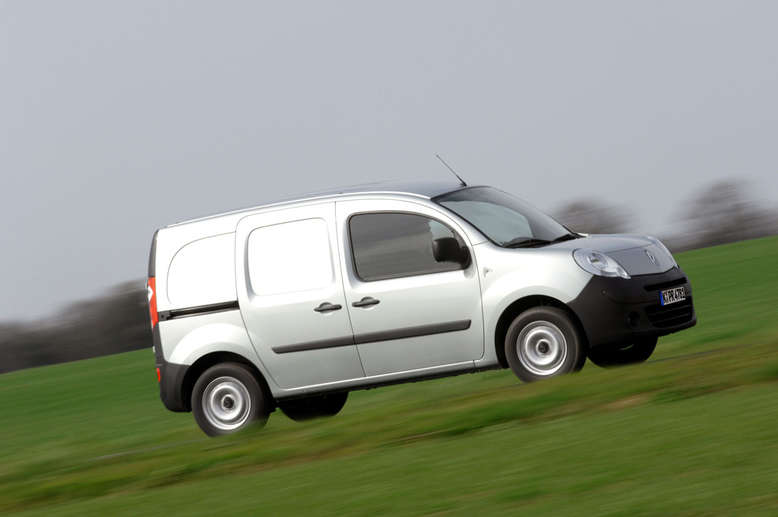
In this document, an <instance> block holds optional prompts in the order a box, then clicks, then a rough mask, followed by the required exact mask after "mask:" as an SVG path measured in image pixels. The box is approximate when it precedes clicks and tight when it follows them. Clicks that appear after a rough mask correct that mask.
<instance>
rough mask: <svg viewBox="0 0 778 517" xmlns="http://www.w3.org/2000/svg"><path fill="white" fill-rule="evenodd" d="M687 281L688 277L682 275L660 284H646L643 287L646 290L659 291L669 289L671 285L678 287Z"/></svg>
mask: <svg viewBox="0 0 778 517" xmlns="http://www.w3.org/2000/svg"><path fill="white" fill-rule="evenodd" d="M685 283H686V277H685V276H682V277H681V278H676V279H675V280H670V281H668V282H661V283H658V284H649V285H646V286H643V288H644V289H645V290H646V291H658V290H660V289H669V288H670V287H678V286H681V285H683V284H685Z"/></svg>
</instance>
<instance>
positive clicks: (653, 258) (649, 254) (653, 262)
mask: <svg viewBox="0 0 778 517" xmlns="http://www.w3.org/2000/svg"><path fill="white" fill-rule="evenodd" d="M646 255H647V256H648V260H650V261H651V263H652V264H656V257H655V256H654V255H653V254H652V253H651V252H650V251H648V250H646Z"/></svg>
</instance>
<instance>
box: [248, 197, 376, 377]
mask: <svg viewBox="0 0 778 517" xmlns="http://www.w3.org/2000/svg"><path fill="white" fill-rule="evenodd" d="M334 216H335V204H334V203H333V202H326V203H319V204H314V205H308V206H302V207H297V208H285V209H275V210H270V211H267V212H266V213H259V214H255V215H250V216H247V217H246V218H244V219H243V220H241V222H240V223H239V224H238V228H237V233H236V252H235V256H236V271H237V278H238V281H237V286H238V301H239V303H240V311H241V314H242V316H243V320H244V322H245V326H246V330H247V332H248V335H249V338H250V340H251V343H252V344H253V346H254V349H255V350H256V353H257V355H258V356H259V357H260V358H261V360H262V362H263V364H264V365H265V366H266V367H267V369H268V371H269V373H270V376H271V377H272V378H273V380H274V382H275V383H277V384H278V386H279V387H281V388H283V389H290V388H298V387H302V386H312V385H318V384H326V383H332V382H339V381H344V380H351V379H360V378H362V377H364V370H363V369H362V363H361V361H360V358H359V354H358V353H357V347H356V346H355V345H354V337H353V332H352V329H351V322H350V320H349V317H348V311H347V310H346V308H345V307H346V299H345V296H344V293H343V283H342V280H341V273H340V261H339V253H340V250H339V248H338V246H337V241H336V239H335V222H334Z"/></svg>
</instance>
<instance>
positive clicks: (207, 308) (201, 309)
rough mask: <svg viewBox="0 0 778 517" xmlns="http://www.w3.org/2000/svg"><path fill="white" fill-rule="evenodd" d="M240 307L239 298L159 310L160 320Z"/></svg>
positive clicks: (234, 309) (233, 309)
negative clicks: (230, 300)
mask: <svg viewBox="0 0 778 517" xmlns="http://www.w3.org/2000/svg"><path fill="white" fill-rule="evenodd" d="M238 309H240V306H239V305H238V300H235V301H232V302H224V303H211V304H208V305H198V306H196V307H185V308H183V309H173V310H171V311H159V321H167V320H172V319H175V318H186V317H188V316H200V315H202V314H210V313H212V312H224V311H236V310H238Z"/></svg>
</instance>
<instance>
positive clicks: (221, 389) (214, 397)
mask: <svg viewBox="0 0 778 517" xmlns="http://www.w3.org/2000/svg"><path fill="white" fill-rule="evenodd" d="M202 404H203V413H204V414H205V418H207V419H208V423H209V424H211V425H212V426H214V427H216V428H217V429H220V430H222V431H233V430H235V429H238V428H239V427H241V426H242V425H243V424H245V423H246V420H248V418H249V415H250V414H251V395H250V394H249V390H248V388H246V386H245V385H244V384H243V383H242V382H240V381H239V380H238V379H236V378H235V377H217V378H216V379H214V380H212V381H211V382H209V383H208V386H206V387H205V391H204V392H203V399H202Z"/></svg>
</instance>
